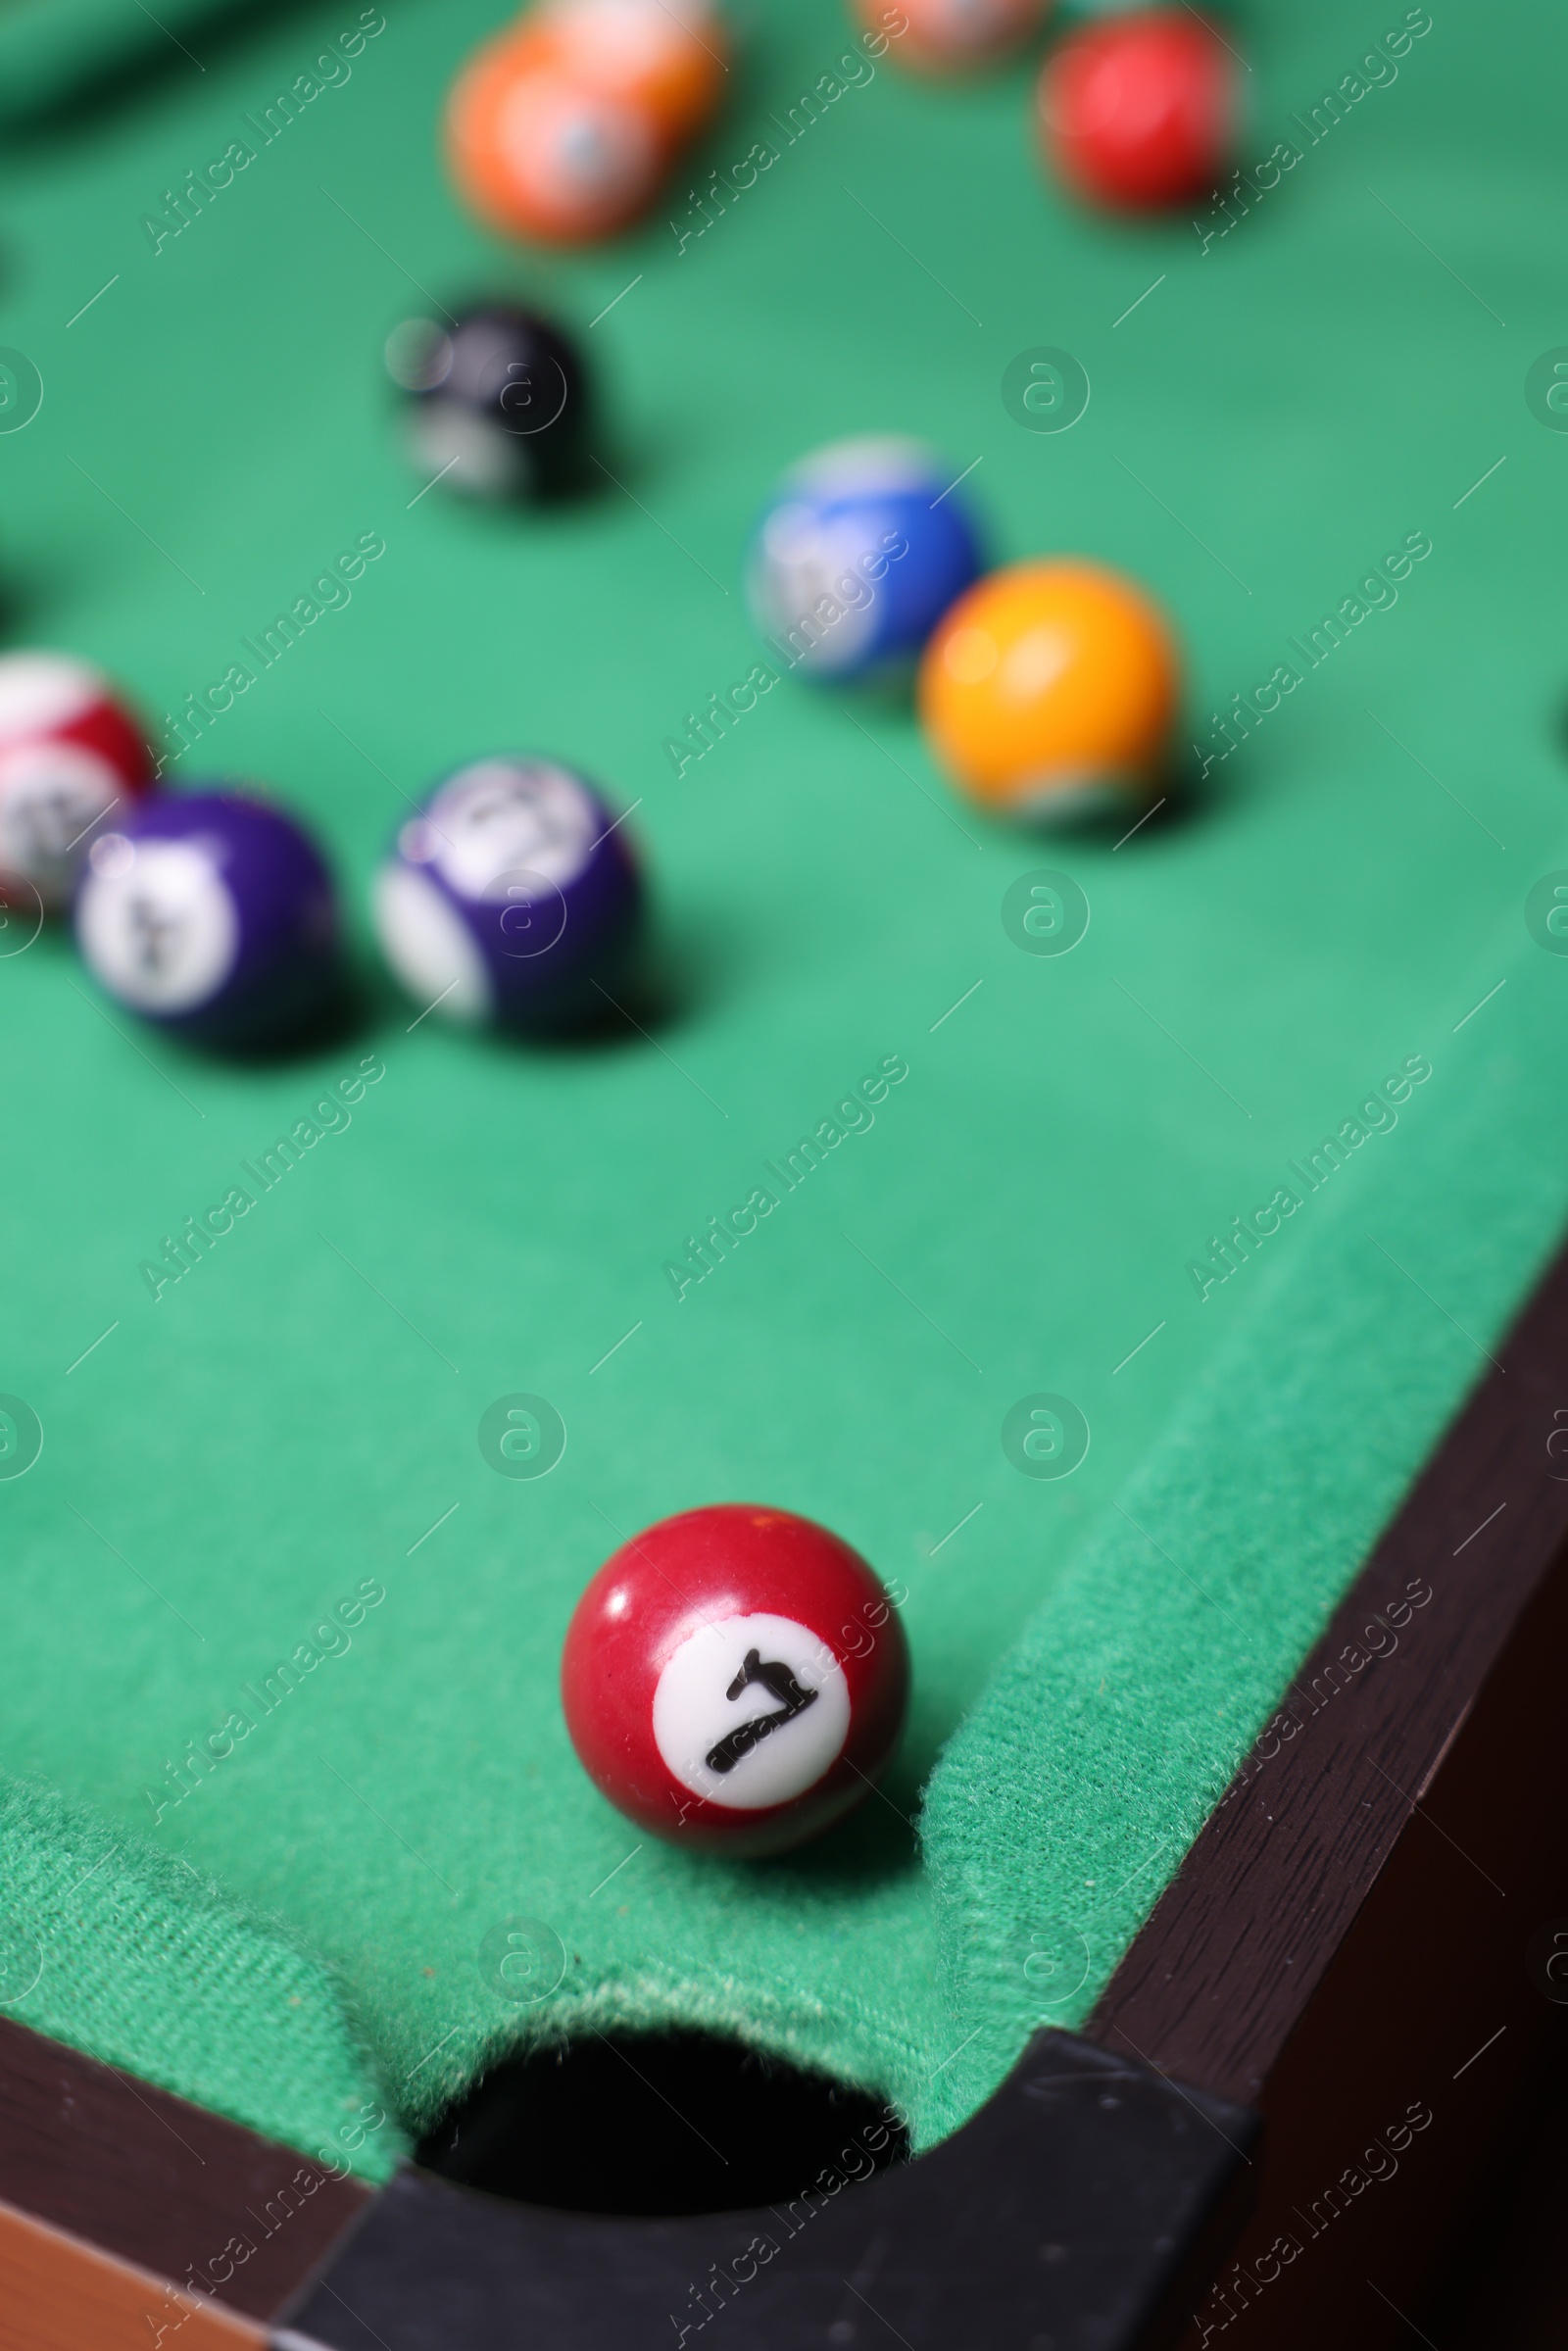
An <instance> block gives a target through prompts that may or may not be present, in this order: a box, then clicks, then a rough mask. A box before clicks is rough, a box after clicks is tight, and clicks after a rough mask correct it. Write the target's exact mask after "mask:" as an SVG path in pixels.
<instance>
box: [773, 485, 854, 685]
mask: <svg viewBox="0 0 1568 2351" xmlns="http://www.w3.org/2000/svg"><path fill="white" fill-rule="evenodd" d="M874 552H875V550H874V544H873V542H871V540H870V539H869V538H868V535H867V530H866V525H865V522H864V519H863V517H859V516H856V515H832V516H827V515H823V514H818V512H817V511H816V509H815V508H814V507H812V506H809V505H805V504H800V503H795V502H792V503H790V504H788V505H785V506H780V507H775V509H774V511H773V512H772V514H769V516H768V517H767V520H766V521H765V522H764V523H763V525H762V536H761V544H760V548H759V550H758V552H757V556H756V559H755V562H754V565H753V572H752V602H753V607H754V610H755V611H756V612H757V616H758V618H759V620H760V622H761V624H762V629H763V632H764V634H767V635H772V636H775V637H782V638H783V639H785V641H786V642H787V643H788V644H789V646H790V648H791V650H792V651H793V653H794V655H795V658H796V660H797V661H799V663H800V666H801V667H802V668H803V669H805V670H806V671H808V673H809V674H813V675H816V676H821V677H831V676H834V675H836V674H837V673H838V672H840V671H841V670H845V669H853V668H854V666H855V664H856V662H857V661H859V660H861V659H862V657H863V655H864V654H865V652H866V650H867V649H868V647H869V646H870V643H871V640H872V638H873V637H874V636H875V634H876V629H877V622H878V618H879V616H880V615H879V614H878V612H877V593H878V591H877V587H876V584H875V583H874V582H872V581H870V580H868V579H866V577H865V576H864V573H863V572H862V571H861V569H860V568H859V565H860V563H861V560H862V558H864V557H865V556H867V555H870V554H873V553H874ZM824 605H825V607H826V609H825V610H824V609H823V607H824Z"/></svg>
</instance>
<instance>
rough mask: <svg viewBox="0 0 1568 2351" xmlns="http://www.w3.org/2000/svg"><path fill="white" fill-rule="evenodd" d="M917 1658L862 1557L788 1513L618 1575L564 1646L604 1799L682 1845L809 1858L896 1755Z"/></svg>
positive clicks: (608, 1567)
mask: <svg viewBox="0 0 1568 2351" xmlns="http://www.w3.org/2000/svg"><path fill="white" fill-rule="evenodd" d="M908 1690H909V1652H908V1644H907V1641H906V1640H905V1637H904V1627H903V1626H902V1624H901V1623H900V1622H899V1618H898V1615H897V1613H896V1611H895V1608H894V1604H893V1601H892V1600H891V1599H890V1598H889V1596H888V1593H887V1592H886V1591H885V1590H884V1588H883V1586H882V1583H881V1581H880V1579H879V1578H878V1577H877V1576H875V1575H874V1574H873V1573H872V1571H871V1569H870V1568H869V1567H867V1565H866V1563H865V1561H864V1560H863V1559H862V1558H861V1557H860V1556H859V1553H858V1552H857V1551H852V1550H851V1548H850V1546H849V1544H848V1543H841V1542H840V1541H839V1539H838V1537H837V1536H836V1535H830V1534H829V1533H828V1531H827V1529H826V1528H825V1527H818V1526H813V1524H812V1523H811V1521H810V1520H809V1519H808V1518H796V1517H795V1516H794V1515H793V1514H792V1513H791V1512H790V1511H788V1510H769V1509H763V1508H760V1507H758V1506H757V1505H755V1504H752V1503H747V1502H719V1503H715V1504H713V1505H712V1506H711V1507H710V1508H708V1509H706V1510H686V1511H682V1512H681V1513H680V1514H679V1515H678V1516H677V1517H675V1518H665V1519H661V1520H660V1522H659V1524H658V1525H657V1526H653V1527H650V1528H648V1529H647V1531H646V1532H645V1533H644V1534H641V1535H638V1536H635V1537H634V1538H633V1540H632V1541H631V1542H630V1543H624V1544H622V1546H621V1548H620V1549H619V1550H618V1551H616V1552H614V1553H613V1556H612V1557H611V1558H609V1559H607V1560H606V1562H605V1564H604V1566H603V1567H602V1568H601V1569H600V1570H599V1573H598V1574H597V1575H596V1576H595V1578H594V1580H593V1582H592V1583H591V1584H590V1585H589V1587H588V1589H587V1591H586V1592H584V1593H583V1595H582V1598H581V1599H580V1600H579V1601H578V1603H577V1607H576V1610H575V1612H574V1614H573V1616H572V1620H571V1624H570V1626H569V1627H568V1629H567V1633H566V1642H565V1648H564V1652H563V1655H562V1660H561V1694H562V1701H563V1704H564V1708H565V1715H566V1728H567V1730H568V1731H569V1732H570V1734H571V1742H572V1744H573V1746H574V1747H575V1748H576V1750H577V1754H578V1757H579V1759H580V1761H581V1762H582V1765H583V1767H584V1769H585V1770H586V1771H587V1773H588V1776H589V1778H590V1779H591V1780H592V1781H593V1782H594V1784H595V1786H596V1787H597V1788H599V1789H600V1791H601V1792H602V1793H603V1794H605V1795H607V1796H608V1797H609V1798H610V1801H611V1802H612V1803H613V1804H614V1805H616V1806H618V1807H619V1809H620V1810H621V1811H622V1812H623V1813H625V1815H626V1817H627V1819H628V1820H632V1821H635V1822H636V1824H637V1826H638V1827H639V1828H640V1829H646V1830H648V1831H650V1832H651V1833H652V1834H653V1835H654V1836H656V1837H667V1838H668V1839H669V1841H670V1842H671V1843H672V1844H684V1845H688V1846H691V1847H693V1848H702V1849H705V1850H709V1851H713V1852H719V1851H722V1852H725V1853H729V1854H733V1855H736V1856H737V1857H742V1858H751V1857H753V1856H755V1855H757V1854H761V1853H779V1852H783V1851H785V1850H786V1849H787V1848H788V1847H789V1846H791V1845H797V1844H802V1843H804V1842H805V1840H806V1839H807V1838H808V1837H815V1836H817V1835H818V1834H819V1833H820V1832H821V1831H822V1830H824V1829H826V1828H828V1827H830V1826H831V1825H832V1823H833V1822H834V1821H836V1820H838V1819H840V1818H841V1817H842V1815H843V1814H844V1813H846V1812H848V1811H849V1810H850V1808H851V1806H852V1805H854V1804H858V1802H859V1801H860V1799H861V1797H862V1796H864V1795H866V1794H867V1793H868V1792H869V1789H870V1788H871V1786H872V1784H873V1782H874V1781H875V1780H876V1778H877V1776H878V1774H879V1773H880V1772H881V1771H882V1769H883V1767H884V1766H885V1765H886V1763H887V1762H888V1760H889V1758H890V1756H891V1755H892V1753H893V1749H894V1747H895V1746H896V1744H897V1743H898V1738H899V1733H900V1731H901V1729H902V1728H903V1724H904V1712H905V1707H906V1705H907V1699H908Z"/></svg>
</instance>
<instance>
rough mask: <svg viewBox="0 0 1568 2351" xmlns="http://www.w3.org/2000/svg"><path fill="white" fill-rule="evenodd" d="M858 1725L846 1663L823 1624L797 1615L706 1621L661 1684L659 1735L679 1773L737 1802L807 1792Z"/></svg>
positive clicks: (724, 1801) (734, 1806) (780, 1800)
mask: <svg viewBox="0 0 1568 2351" xmlns="http://www.w3.org/2000/svg"><path fill="white" fill-rule="evenodd" d="M732 1692H733V1695H732V1694H731V1693H732ZM849 1730H850V1689H849V1684H848V1683H847V1682H846V1681H845V1679H844V1668H843V1667H842V1666H841V1665H840V1664H839V1662H838V1659H837V1658H836V1657H835V1656H834V1655H833V1652H832V1650H831V1649H830V1648H829V1647H828V1645H827V1643H826V1641H823V1639H822V1637H821V1635H820V1634H819V1633H813V1632H811V1631H810V1630H809V1627H807V1626H806V1625H800V1624H797V1623H796V1622H795V1620H794V1619H793V1617H788V1616H766V1615H759V1616H729V1617H724V1618H722V1619H720V1620H719V1621H717V1622H716V1623H713V1624H708V1625H702V1626H700V1627H699V1628H698V1630H697V1631H696V1632H695V1633H693V1634H691V1635H690V1636H689V1637H688V1639H687V1640H685V1641H682V1642H681V1644H680V1647H679V1648H678V1649H677V1650H676V1651H675V1653H674V1655H673V1656H672V1657H671V1658H670V1659H669V1661H668V1663H667V1664H666V1665H665V1667H664V1670H663V1672H662V1674H661V1675H660V1677H659V1683H658V1687H657V1688H656V1690H655V1691H654V1741H655V1744H656V1745H657V1746H658V1748H659V1752H660V1754H661V1755H662V1757H663V1759H664V1762H665V1764H666V1766H667V1767H668V1770H669V1772H670V1774H671V1776H672V1777H673V1778H674V1779H676V1780H678V1781H679V1783H680V1785H681V1787H682V1788H690V1790H691V1792H692V1794H693V1795H694V1796H703V1797H705V1798H706V1799H707V1801H708V1802H709V1803H710V1804H720V1805H723V1806H725V1807H727V1808H728V1809H729V1810H730V1811H733V1812H760V1811H762V1810H763V1809H764V1807H766V1806H767V1805H769V1804H787V1803H789V1802H790V1801H791V1800H792V1799H793V1798H794V1797H796V1796H803V1795H805V1794H806V1793H807V1791H808V1789H809V1788H814V1787H815V1786H816V1784H817V1782H818V1781H819V1780H820V1779H821V1778H822V1777H823V1775H824V1774H825V1773H826V1772H828V1771H829V1770H831V1768H832V1766H833V1765H834V1764H835V1763H836V1762H837V1761H838V1758H839V1755H840V1754H841V1752H842V1751H843V1747H844V1741H845V1739H847V1738H848V1737H849Z"/></svg>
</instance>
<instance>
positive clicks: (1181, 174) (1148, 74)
mask: <svg viewBox="0 0 1568 2351" xmlns="http://www.w3.org/2000/svg"><path fill="white" fill-rule="evenodd" d="M1235 64H1236V61H1235V59H1234V57H1233V56H1232V54H1231V52H1230V51H1229V50H1228V49H1227V47H1226V46H1225V43H1224V42H1223V41H1222V40H1221V39H1220V37H1219V34H1218V33H1217V32H1215V31H1214V30H1213V28H1212V27H1211V26H1210V25H1208V24H1204V23H1203V22H1202V20H1201V18H1199V17H1196V16H1194V15H1192V14H1191V13H1190V12H1189V11H1188V10H1186V9H1176V8H1171V9H1163V8H1155V9H1146V10H1140V11H1139V12H1138V13H1137V14H1136V15H1133V16H1125V17H1113V18H1111V19H1110V20H1109V21H1108V22H1104V23H1101V24H1089V25H1086V26H1084V28H1083V29H1082V30H1081V31H1079V32H1075V33H1073V34H1072V35H1071V36H1070V38H1068V39H1067V40H1065V41H1063V42H1062V44H1061V46H1060V47H1059V48H1058V49H1057V50H1056V51H1055V53H1054V56H1052V57H1051V58H1050V59H1049V60H1048V61H1047V64H1046V68H1045V71H1044V73H1042V75H1041V77H1040V128H1041V136H1042V138H1043V140H1044V142H1045V147H1046V152H1047V154H1048V155H1049V156H1050V158H1051V161H1052V162H1053V164H1054V166H1055V169H1056V171H1057V172H1058V173H1059V175H1060V176H1061V178H1062V179H1064V180H1065V181H1066V183H1067V185H1068V187H1070V188H1071V189H1072V190H1073V191H1074V192H1075V194H1077V195H1079V196H1085V197H1087V198H1088V199H1089V200H1090V201H1091V202H1092V203H1095V204H1102V205H1109V206H1111V207H1113V208H1115V209H1117V210H1119V211H1131V212H1142V211H1151V210H1155V209H1157V208H1158V207H1159V206H1161V205H1167V204H1180V203H1183V202H1185V201H1188V200H1190V199H1191V198H1193V197H1196V196H1201V195H1202V194H1203V193H1204V192H1205V190H1207V189H1209V188H1212V187H1213V186H1214V185H1215V184H1216V182H1217V181H1218V180H1219V179H1220V178H1221V177H1222V176H1223V174H1224V171H1225V167H1226V165H1227V163H1228V162H1229V159H1230V152H1231V148H1232V145H1233V144H1234V141H1235V133H1236V82H1235Z"/></svg>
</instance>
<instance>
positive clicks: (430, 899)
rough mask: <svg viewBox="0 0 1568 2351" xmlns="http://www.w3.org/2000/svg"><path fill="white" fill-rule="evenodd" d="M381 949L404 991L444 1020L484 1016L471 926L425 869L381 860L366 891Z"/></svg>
mask: <svg viewBox="0 0 1568 2351" xmlns="http://www.w3.org/2000/svg"><path fill="white" fill-rule="evenodd" d="M372 906H373V911H374V915H375V928H376V934H377V936H378V937H379V939H380V942H381V949H382V953H383V954H384V955H385V956H386V959H387V961H388V962H389V963H390V964H391V966H392V968H393V970H394V971H395V972H396V973H397V975H398V978H399V979H400V980H401V981H402V982H403V985H404V987H405V988H407V990H408V992H409V994H410V995H411V996H413V997H417V998H418V999H419V1000H420V1001H421V1002H422V1003H425V1004H429V1006H430V1008H431V1009H432V1011H438V1012H441V1013H443V1014H444V1015H445V1016H446V1018H447V1019H448V1020H484V1019H486V1018H487V1017H488V1016H489V1014H490V1012H491V1011H492V1010H493V1008H494V1006H493V1003H492V999H491V990H490V975H489V973H488V972H487V971H486V969H485V964H484V957H483V955H481V954H480V953H479V949H478V946H477V943H476V942H475V940H474V937H473V934H472V932H471V931H470V930H469V929H468V926H467V924H466V922H465V921H464V919H463V916H462V915H461V914H460V913H459V912H458V909H457V907H456V906H454V905H453V904H452V902H451V900H450V899H448V898H444V897H443V896H442V894H441V892H440V891H439V890H438V889H437V888H436V886H435V884H434V882H433V881H431V879H430V877H429V875H428V874H427V873H420V872H419V871H418V870H417V868H416V867H415V866H412V865H400V864H398V863H396V862H393V863H391V864H387V865H383V866H382V868H381V870H380V872H379V873H378V874H377V875H376V877H375V888H374V892H373V895H372Z"/></svg>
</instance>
